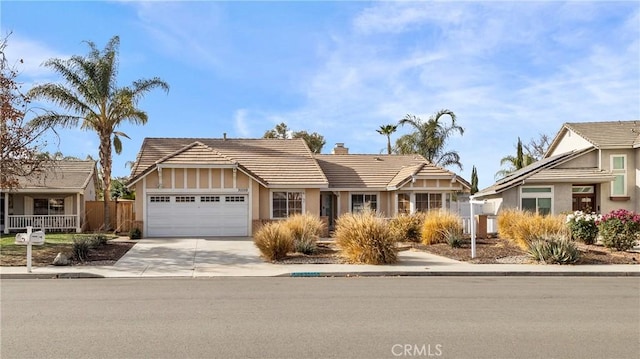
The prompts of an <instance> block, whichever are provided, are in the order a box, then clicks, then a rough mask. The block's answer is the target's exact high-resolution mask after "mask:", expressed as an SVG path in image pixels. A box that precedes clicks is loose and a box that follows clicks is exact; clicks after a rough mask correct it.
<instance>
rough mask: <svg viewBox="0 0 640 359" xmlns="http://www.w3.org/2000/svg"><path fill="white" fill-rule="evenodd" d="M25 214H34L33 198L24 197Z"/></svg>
mask: <svg viewBox="0 0 640 359" xmlns="http://www.w3.org/2000/svg"><path fill="white" fill-rule="evenodd" d="M24 214H26V215H32V214H33V197H29V196H24Z"/></svg>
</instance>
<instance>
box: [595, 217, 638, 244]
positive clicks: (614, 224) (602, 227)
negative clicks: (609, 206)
mask: <svg viewBox="0 0 640 359" xmlns="http://www.w3.org/2000/svg"><path fill="white" fill-rule="evenodd" d="M596 224H597V226H598V231H599V233H600V236H601V237H602V244H604V246H605V247H607V248H615V249H616V250H619V251H628V250H630V249H631V248H633V247H634V246H635V245H636V243H637V241H638V240H640V214H636V213H634V212H630V211H627V210H626V209H617V210H615V211H611V212H609V213H607V214H605V215H603V216H602V218H600V219H599V220H598V221H596Z"/></svg>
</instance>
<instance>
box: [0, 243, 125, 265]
mask: <svg viewBox="0 0 640 359" xmlns="http://www.w3.org/2000/svg"><path fill="white" fill-rule="evenodd" d="M134 245H135V243H134V242H115V241H109V242H107V244H105V245H103V246H100V247H99V248H95V249H90V250H89V256H88V259H87V260H86V261H85V262H79V261H76V260H73V259H72V260H71V263H72V265H113V264H114V263H115V262H117V261H118V259H120V258H121V257H122V256H123V255H124V254H125V253H127V252H128V251H129V249H131V247H133V246H134ZM72 247H73V246H72V245H71V244H58V243H56V244H50V243H46V244H44V245H42V246H33V247H32V249H33V250H32V257H31V264H32V265H33V266H39V267H43V266H48V265H51V264H52V263H53V259H54V258H55V257H56V256H57V255H58V253H65V254H67V255H68V256H71V253H72ZM0 265H2V266H8V267H17V266H26V265H27V246H18V245H11V246H3V247H2V248H0Z"/></svg>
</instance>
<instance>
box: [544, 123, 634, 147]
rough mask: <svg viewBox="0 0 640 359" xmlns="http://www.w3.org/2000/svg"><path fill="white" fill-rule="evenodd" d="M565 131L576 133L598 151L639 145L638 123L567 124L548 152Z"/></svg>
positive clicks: (563, 126)
mask: <svg viewBox="0 0 640 359" xmlns="http://www.w3.org/2000/svg"><path fill="white" fill-rule="evenodd" d="M566 130H571V131H573V132H575V133H577V134H578V135H580V136H582V137H583V138H584V139H585V140H587V141H589V142H590V143H591V144H593V145H594V146H595V147H597V148H600V149H603V148H633V147H634V146H635V147H637V146H638V145H639V144H640V121H604V122H568V123H565V124H563V125H562V129H561V130H560V131H559V132H558V134H557V135H556V137H555V138H554V140H553V141H552V143H551V145H550V146H549V149H550V150H551V149H552V148H554V147H555V145H556V144H557V143H558V141H560V138H561V137H562V134H563V133H564V132H565V131H566ZM548 153H550V152H548Z"/></svg>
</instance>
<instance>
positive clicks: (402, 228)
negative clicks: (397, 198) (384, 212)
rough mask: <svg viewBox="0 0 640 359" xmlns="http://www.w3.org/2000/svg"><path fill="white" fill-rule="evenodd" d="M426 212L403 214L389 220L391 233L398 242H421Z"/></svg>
mask: <svg viewBox="0 0 640 359" xmlns="http://www.w3.org/2000/svg"><path fill="white" fill-rule="evenodd" d="M424 218H425V213H423V212H418V213H414V214H401V215H399V216H396V217H394V218H392V219H391V220H389V229H390V230H391V234H392V235H393V237H394V238H395V239H396V241H398V242H420V236H421V233H422V223H423V222H424Z"/></svg>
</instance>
